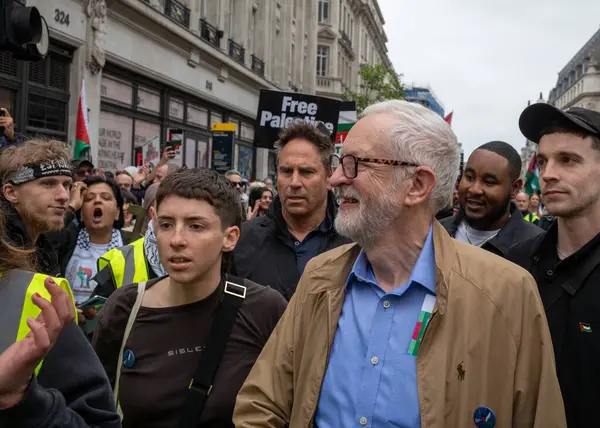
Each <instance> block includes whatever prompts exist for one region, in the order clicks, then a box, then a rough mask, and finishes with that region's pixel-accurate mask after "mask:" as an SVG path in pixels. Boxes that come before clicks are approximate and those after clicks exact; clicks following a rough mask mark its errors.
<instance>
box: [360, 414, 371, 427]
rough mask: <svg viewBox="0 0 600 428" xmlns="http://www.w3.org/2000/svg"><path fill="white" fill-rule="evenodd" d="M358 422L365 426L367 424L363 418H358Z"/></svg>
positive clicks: (366, 420)
mask: <svg viewBox="0 0 600 428" xmlns="http://www.w3.org/2000/svg"><path fill="white" fill-rule="evenodd" d="M359 422H360V424H361V425H366V424H367V422H369V420H368V419H367V418H365V417H364V416H363V417H362V418H360V420H359Z"/></svg>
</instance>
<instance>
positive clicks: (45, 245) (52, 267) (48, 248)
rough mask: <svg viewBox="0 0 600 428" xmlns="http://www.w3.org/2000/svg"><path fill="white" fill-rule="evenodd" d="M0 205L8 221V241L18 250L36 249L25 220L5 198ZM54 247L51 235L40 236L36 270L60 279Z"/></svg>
mask: <svg viewBox="0 0 600 428" xmlns="http://www.w3.org/2000/svg"><path fill="white" fill-rule="evenodd" d="M0 204H2V211H3V212H4V215H5V220H6V227H5V231H4V234H5V238H6V239H7V241H8V242H10V243H11V244H12V245H13V246H14V247H16V248H22V249H32V248H34V245H33V243H32V242H31V238H30V237H29V234H28V233H27V229H26V228H25V224H24V223H23V219H22V218H21V216H20V215H19V213H18V212H17V210H16V209H15V208H14V207H13V206H12V204H11V203H10V202H8V201H7V200H6V199H4V198H0ZM71 220H72V217H71V218H68V219H66V221H71ZM54 245H55V242H54V241H53V239H52V237H51V236H50V235H48V234H42V235H40V236H39V238H38V240H37V242H36V243H35V258H36V260H35V262H36V269H37V271H38V272H39V273H43V274H46V275H51V276H57V277H58V276H62V275H61V269H60V263H59V260H58V251H57V249H56V248H55V246H54Z"/></svg>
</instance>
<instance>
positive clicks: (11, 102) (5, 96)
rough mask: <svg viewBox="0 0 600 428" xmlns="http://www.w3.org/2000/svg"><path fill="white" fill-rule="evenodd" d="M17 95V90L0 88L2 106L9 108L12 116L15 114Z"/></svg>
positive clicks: (0, 103) (0, 104)
mask: <svg viewBox="0 0 600 428" xmlns="http://www.w3.org/2000/svg"><path fill="white" fill-rule="evenodd" d="M15 95H16V92H15V91H12V90H10V89H6V88H0V107H2V108H5V109H7V110H8V111H9V113H10V114H11V116H14V114H15V113H14V112H15Z"/></svg>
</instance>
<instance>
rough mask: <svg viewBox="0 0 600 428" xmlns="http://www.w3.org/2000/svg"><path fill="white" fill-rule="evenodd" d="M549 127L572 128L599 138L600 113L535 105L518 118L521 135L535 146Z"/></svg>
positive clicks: (578, 108) (541, 104)
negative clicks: (562, 126)
mask: <svg viewBox="0 0 600 428" xmlns="http://www.w3.org/2000/svg"><path fill="white" fill-rule="evenodd" d="M549 125H559V126H560V125H566V126H568V127H573V126H574V127H575V128H579V129H581V131H582V132H585V133H586V134H591V135H595V136H598V137H600V113H598V112H597V111H594V110H589V109H587V108H582V107H571V108H568V109H566V110H560V109H558V108H556V107H554V106H551V105H550V104H544V103H537V104H533V105H530V106H529V107H527V108H526V109H525V110H523V113H521V117H520V118H519V128H520V129H521V133H522V134H523V135H524V136H525V137H526V138H527V139H528V140H530V141H533V142H534V143H536V144H539V142H540V139H541V138H542V132H543V131H544V129H545V128H547V127H548V126H549Z"/></svg>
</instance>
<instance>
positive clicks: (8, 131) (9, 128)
mask: <svg viewBox="0 0 600 428" xmlns="http://www.w3.org/2000/svg"><path fill="white" fill-rule="evenodd" d="M0 111H2V112H3V113H4V116H0V127H2V128H4V135H6V138H8V139H9V140H10V141H13V140H14V139H15V121H14V120H13V118H12V116H11V115H10V113H9V112H8V110H6V109H5V108H0Z"/></svg>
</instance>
